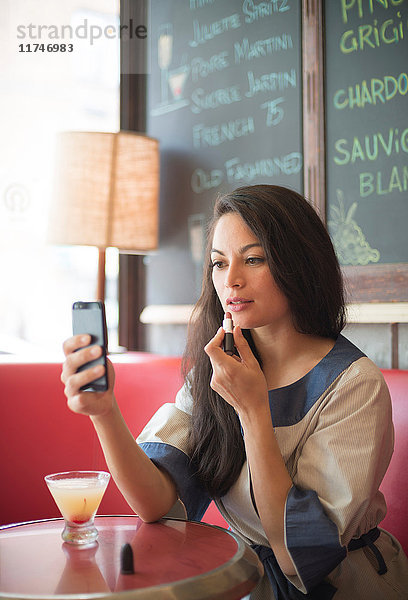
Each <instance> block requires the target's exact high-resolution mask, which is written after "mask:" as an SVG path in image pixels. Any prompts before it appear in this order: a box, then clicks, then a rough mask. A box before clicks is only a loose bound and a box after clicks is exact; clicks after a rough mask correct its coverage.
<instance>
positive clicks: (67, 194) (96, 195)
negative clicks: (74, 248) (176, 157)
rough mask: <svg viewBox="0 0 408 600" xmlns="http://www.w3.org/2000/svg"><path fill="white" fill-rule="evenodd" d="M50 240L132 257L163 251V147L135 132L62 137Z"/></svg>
mask: <svg viewBox="0 0 408 600" xmlns="http://www.w3.org/2000/svg"><path fill="white" fill-rule="evenodd" d="M56 158H57V164H56V174H55V175H56V177H55V191H54V202H53V205H52V207H51V214H50V227H49V239H50V241H51V242H52V243H58V244H67V245H69V244H79V245H85V246H87V245H89V246H98V247H99V248H107V247H109V246H112V247H115V248H119V249H120V250H129V251H140V252H144V251H149V250H154V249H155V248H157V245H158V196H159V145H158V141H157V140H154V139H152V138H149V137H146V136H144V135H140V134H137V133H133V132H125V131H120V132H118V133H99V132H80V131H75V132H65V133H61V134H59V136H58V141H57V157H56Z"/></svg>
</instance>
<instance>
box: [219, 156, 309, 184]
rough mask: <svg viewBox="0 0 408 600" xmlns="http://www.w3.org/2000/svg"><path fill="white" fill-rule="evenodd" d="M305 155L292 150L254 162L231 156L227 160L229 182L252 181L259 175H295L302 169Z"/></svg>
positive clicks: (226, 167)
mask: <svg viewBox="0 0 408 600" xmlns="http://www.w3.org/2000/svg"><path fill="white" fill-rule="evenodd" d="M302 164H303V157H302V154H300V153H299V152H290V153H289V154H285V155H283V156H276V157H273V158H262V159H260V160H257V161H255V162H252V163H248V162H247V163H243V164H242V163H241V162H240V159H239V158H236V157H235V158H231V159H229V160H227V161H226V162H225V169H226V173H227V179H228V182H229V183H235V182H237V181H244V182H246V183H250V182H251V181H253V180H254V179H255V178H257V177H274V176H275V175H280V174H283V175H293V174H294V173H299V172H300V170H301V169H302Z"/></svg>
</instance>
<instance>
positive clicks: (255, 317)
mask: <svg viewBox="0 0 408 600" xmlns="http://www.w3.org/2000/svg"><path fill="white" fill-rule="evenodd" d="M211 262H212V265H213V266H212V280H213V284H214V287H215V290H216V292H217V294H218V298H219V299H220V302H221V304H222V307H223V309H224V311H229V312H230V313H231V314H232V319H233V322H234V324H235V325H240V326H241V327H242V328H244V329H256V328H258V327H264V326H266V325H272V326H273V327H274V328H275V327H280V326H285V327H287V326H288V325H289V324H290V325H291V324H292V319H291V313H290V310H289V304H288V301H287V299H286V296H285V295H284V294H283V293H282V292H281V291H280V289H279V288H278V286H277V285H276V283H275V280H274V278H273V276H272V273H271V271H270V269H269V265H268V263H267V260H266V256H265V252H264V250H263V248H262V246H261V245H260V243H259V240H258V238H257V237H256V236H255V235H254V234H253V233H252V231H251V230H250V229H249V227H248V226H247V225H246V223H245V221H244V220H243V219H242V217H241V216H240V215H239V214H237V213H227V214H225V215H223V216H222V217H221V218H220V219H219V220H218V222H217V224H216V226H215V230H214V237H213V243H212V252H211Z"/></svg>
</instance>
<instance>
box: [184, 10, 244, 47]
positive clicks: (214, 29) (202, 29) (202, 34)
mask: <svg viewBox="0 0 408 600" xmlns="http://www.w3.org/2000/svg"><path fill="white" fill-rule="evenodd" d="M239 27H241V18H240V15H239V14H238V13H234V14H233V15H229V16H228V17H224V18H223V19H220V20H219V21H214V22H213V23H210V25H200V23H199V21H198V20H197V19H194V20H193V37H194V39H192V40H190V41H189V45H190V46H191V47H192V48H195V47H197V46H198V45H199V44H205V43H206V42H208V40H212V39H214V38H215V37H216V36H218V35H221V34H223V33H225V32H226V31H230V30H231V29H238V28H239Z"/></svg>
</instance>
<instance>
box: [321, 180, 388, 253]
mask: <svg viewBox="0 0 408 600" xmlns="http://www.w3.org/2000/svg"><path fill="white" fill-rule="evenodd" d="M336 195H337V201H338V206H332V207H331V217H332V218H331V220H329V222H328V225H329V229H330V233H331V236H332V240H333V244H334V247H335V250H336V253H337V257H338V259H339V261H340V264H342V265H367V264H368V263H370V262H372V263H376V262H378V261H379V260H380V253H379V251H378V250H375V249H374V248H371V246H370V244H369V243H368V242H367V241H366V239H365V236H364V234H363V232H362V231H361V228H360V227H359V226H358V225H357V223H356V221H355V220H354V219H353V217H354V213H355V212H356V210H357V202H353V204H352V205H351V206H350V208H349V209H348V211H347V213H346V210H345V207H344V194H343V192H342V191H341V190H336Z"/></svg>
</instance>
